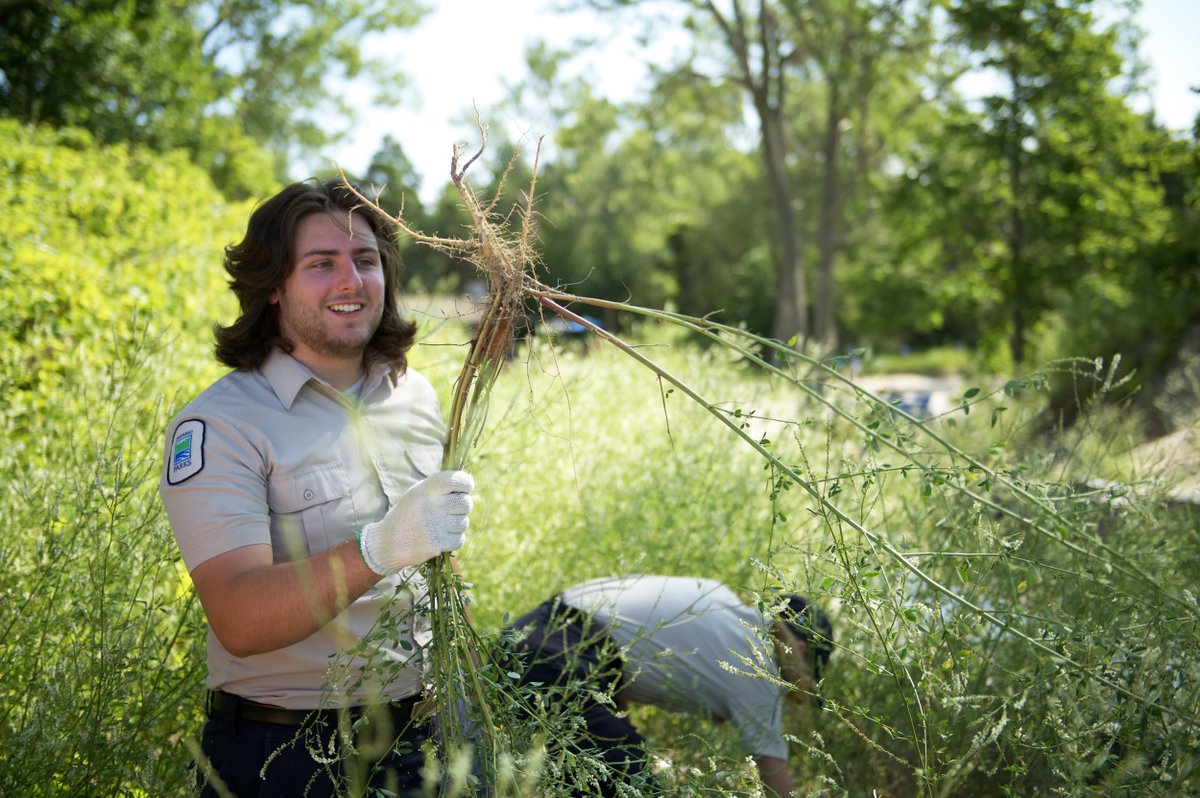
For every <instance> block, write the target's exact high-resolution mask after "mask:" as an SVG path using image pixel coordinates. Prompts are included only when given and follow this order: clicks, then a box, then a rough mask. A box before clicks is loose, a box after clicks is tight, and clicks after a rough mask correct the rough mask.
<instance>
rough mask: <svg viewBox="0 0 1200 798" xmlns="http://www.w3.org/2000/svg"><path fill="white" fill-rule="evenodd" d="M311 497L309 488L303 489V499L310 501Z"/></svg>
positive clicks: (311, 493)
mask: <svg viewBox="0 0 1200 798" xmlns="http://www.w3.org/2000/svg"><path fill="white" fill-rule="evenodd" d="M312 497H313V492H312V491H311V490H306V491H304V501H310V500H311V499H312Z"/></svg>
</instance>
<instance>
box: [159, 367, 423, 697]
mask: <svg viewBox="0 0 1200 798" xmlns="http://www.w3.org/2000/svg"><path fill="white" fill-rule="evenodd" d="M444 438H445V425H444V424H443V422H442V419H441V414H440V412H439V410H438V401H437V395H436V393H435V392H434V390H433V387H432V386H431V385H430V384H429V382H428V381H427V380H426V379H425V378H424V377H422V376H421V375H419V374H418V373H416V372H415V371H413V370H411V369H409V370H407V371H405V372H404V373H396V372H395V371H393V369H392V368H391V367H390V366H389V365H387V364H386V363H376V364H374V365H373V366H372V367H371V368H370V370H369V371H368V374H367V377H366V380H365V382H364V383H363V386H362V389H361V392H360V394H359V395H358V396H346V395H344V394H342V393H341V392H339V391H337V390H336V389H334V388H333V387H332V386H330V385H328V384H327V383H325V382H323V381H321V380H320V379H318V378H317V377H315V376H314V375H313V374H312V372H310V371H309V370H308V369H307V368H306V367H305V366H304V365H303V364H301V363H300V362H299V361H298V360H296V359H295V358H293V357H291V356H290V355H286V354H284V353H282V352H280V351H278V350H276V351H275V352H273V353H272V354H271V355H270V357H269V358H268V359H267V361H266V363H264V365H263V366H262V368H261V369H259V370H256V371H234V372H231V373H230V374H227V375H225V376H224V377H222V378H221V379H219V380H218V381H217V382H215V383H214V384H213V385H211V386H210V387H209V388H208V389H206V390H205V391H204V392H203V393H201V394H200V395H199V396H197V397H196V398H195V399H194V400H193V401H192V402H191V403H190V404H188V405H187V406H186V407H185V408H184V409H183V410H182V411H181V412H180V413H179V415H178V416H176V418H175V419H174V420H173V421H172V422H171V424H170V426H169V427H168V429H167V439H166V450H165V452H164V465H163V474H162V479H161V481H160V483H159V493H160V495H161V496H162V499H163V503H164V505H165V506H166V509H167V514H168V516H169V518H170V521H171V527H172V529H173V530H174V533H175V539H176V541H177V542H178V544H179V550H180V553H181V554H182V555H183V560H184V563H185V565H186V566H187V568H188V570H189V571H190V570H193V569H195V568H196V566H198V565H200V564H201V563H204V562H206V561H207V560H209V559H211V558H213V557H216V556H217V555H220V554H224V553H226V552H228V551H232V550H233V549H237V548H240V547H242V546H250V545H255V544H268V545H270V546H271V549H272V553H273V557H274V561H275V562H277V563H278V562H289V561H294V560H303V559H306V558H308V557H311V556H313V555H316V554H319V553H321V552H323V551H325V550H326V549H329V548H331V547H333V546H336V545H338V544H339V543H342V542H343V541H346V540H350V539H352V538H353V537H354V533H355V530H356V529H360V528H362V527H363V526H364V525H366V524H369V523H371V522H373V521H378V520H379V519H380V518H382V517H383V515H384V513H385V512H386V511H387V509H388V507H389V506H391V504H392V503H394V502H395V501H396V500H397V499H399V497H400V496H401V495H402V494H403V493H404V492H405V491H407V490H408V489H409V488H410V487H412V485H414V484H415V483H416V482H418V481H419V480H421V479H422V478H424V477H426V476H429V475H430V474H433V473H435V472H437V471H438V470H439V469H440V467H441V461H442V444H443V440H444ZM425 594H426V586H425V583H424V581H423V579H422V578H421V577H420V575H419V572H418V570H417V569H416V568H410V569H405V570H404V571H401V572H400V573H398V574H395V575H393V576H389V577H384V578H382V579H381V580H380V581H379V582H378V583H376V584H375V586H374V587H373V588H371V589H369V590H367V591H366V592H365V593H364V594H363V595H362V596H360V597H359V598H358V599H357V600H355V601H354V602H353V603H352V604H351V605H350V606H349V607H347V608H346V609H345V610H343V611H342V612H341V613H340V614H339V615H338V616H337V617H336V618H334V619H333V620H332V621H330V622H329V623H328V624H326V625H325V626H324V627H322V628H321V629H319V630H318V631H317V632H315V633H313V634H312V635H310V636H309V637H308V638H306V639H304V640H302V641H300V642H298V643H294V644H292V645H290V646H287V647H285V648H282V649H279V650H276V651H272V652H268V653H265V654H257V655H251V656H248V657H235V656H233V655H231V654H230V653H229V652H228V651H226V650H225V649H224V648H223V647H222V646H221V644H220V641H218V640H217V638H216V636H215V635H214V634H213V633H212V632H211V630H210V631H209V635H208V686H209V688H210V689H214V690H216V689H220V690H225V691H227V692H231V693H235V694H237V695H240V696H242V697H244V698H248V699H251V700H253V701H259V702H262V703H267V704H273V705H276V706H281V707H286V708H291V709H310V708H314V707H318V706H328V705H339V704H348V705H356V704H360V703H363V702H365V701H367V700H372V699H375V698H378V697H379V695H380V690H381V689H382V694H383V695H384V696H385V697H387V698H391V699H395V698H401V697H405V696H408V695H411V694H414V693H416V692H418V691H419V690H420V687H421V680H422V674H423V669H424V654H423V652H424V649H425V648H426V647H427V645H428V642H429V639H430V632H429V626H428V619H427V618H426V617H425V616H424V615H423V614H422V613H421V612H419V611H417V608H418V607H420V606H422V605H423V604H424V598H425ZM385 605H386V606H387V607H388V609H389V611H390V616H389V620H388V621H387V622H386V623H387V624H388V626H389V630H388V634H386V635H385V636H383V637H384V638H385V639H384V640H383V642H382V643H380V644H378V645H374V644H373V645H372V647H371V650H370V652H369V653H365V652H363V656H357V655H356V656H350V655H348V654H347V652H348V651H350V650H351V649H352V648H354V645H355V643H356V642H357V641H358V640H359V639H360V638H362V637H363V636H364V635H366V634H367V633H368V632H371V630H372V629H373V628H375V627H376V623H377V621H379V620H380V611H381V608H383V607H384V606H385ZM376 637H377V635H376V634H372V640H374V639H375V638H376ZM368 657H369V658H370V659H372V660H382V661H383V662H382V663H378V664H383V665H384V666H385V667H382V668H380V667H373V668H372V670H371V672H373V673H376V672H385V671H392V670H395V671H396V672H397V676H396V677H395V678H394V679H393V680H391V681H390V682H389V683H388V684H386V685H383V686H380V685H377V684H376V685H372V684H362V685H359V686H357V687H353V688H346V689H345V690H344V691H343V690H342V689H341V688H339V689H332V688H333V686H334V685H333V681H334V680H336V682H337V683H339V684H341V683H344V684H346V685H353V684H354V682H355V681H356V677H357V675H358V672H361V670H362V668H363V666H364V665H365V664H366V662H367V658H368ZM388 664H391V665H396V664H398V665H399V666H400V667H399V668H394V667H386V666H387V665H388ZM331 666H336V672H337V673H339V674H340V675H339V676H337V677H333V679H331V674H332V673H333V672H334V671H331Z"/></svg>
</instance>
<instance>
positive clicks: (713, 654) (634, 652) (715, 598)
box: [562, 575, 788, 760]
mask: <svg viewBox="0 0 1200 798" xmlns="http://www.w3.org/2000/svg"><path fill="white" fill-rule="evenodd" d="M562 600H563V602H564V603H565V604H567V605H568V606H571V607H575V608H576V609H580V610H584V611H586V612H588V613H590V614H591V615H592V617H593V618H595V619H596V620H597V621H598V622H599V623H602V624H604V625H605V627H606V628H607V630H608V633H609V636H610V637H612V639H613V641H614V642H615V643H616V644H617V645H618V646H620V648H621V651H622V655H623V657H624V660H625V664H624V668H623V675H624V678H625V680H626V682H625V687H624V688H623V690H624V693H625V694H626V695H627V696H628V697H629V699H630V700H631V701H634V702H637V703H646V704H654V705H657V706H661V707H664V708H666V709H670V710H674V711H681V712H693V713H701V714H707V715H709V716H710V717H713V718H716V719H719V720H729V721H731V722H732V723H733V724H734V725H735V726H736V727H737V730H738V734H739V735H740V737H741V740H742V744H743V746H744V747H745V749H746V750H747V752H748V753H750V754H753V755H756V756H771V757H776V758H778V759H785V760H786V759H787V755H788V750H787V741H786V740H784V737H783V694H784V691H783V688H781V687H779V686H778V685H777V684H774V683H773V682H771V681H768V680H767V679H763V678H759V677H757V676H752V675H749V674H750V672H751V671H752V670H753V669H755V668H761V669H762V670H763V671H765V672H766V673H768V674H770V675H771V676H773V677H778V673H779V671H778V667H777V665H776V663H775V657H774V652H773V649H772V647H771V645H770V643H769V642H768V641H769V638H768V636H767V628H768V622H767V621H764V619H763V617H762V615H761V614H760V613H759V612H758V611H757V610H755V609H754V608H753V607H749V606H747V605H746V604H744V603H743V602H742V601H741V599H739V598H738V597H737V595H736V594H735V593H734V592H733V591H732V590H730V589H729V588H728V587H726V586H725V585H723V584H721V583H720V582H716V581H713V580H711V579H698V578H693V577H668V576H649V575H636V576H626V577H617V578H606V579H594V580H592V581H590V582H584V583H583V584H580V585H575V586H574V587H571V588H568V589H567V590H564V591H563V593H562ZM722 663H725V664H726V665H727V666H729V667H730V668H732V669H733V670H729V669H727V668H726V667H724V666H723V665H722ZM747 663H751V664H747Z"/></svg>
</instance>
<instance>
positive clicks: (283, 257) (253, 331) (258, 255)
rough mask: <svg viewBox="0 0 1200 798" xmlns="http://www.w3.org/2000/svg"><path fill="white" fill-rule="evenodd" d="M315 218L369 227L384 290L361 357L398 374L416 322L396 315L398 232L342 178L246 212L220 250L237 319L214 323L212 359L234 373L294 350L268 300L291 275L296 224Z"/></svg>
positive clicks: (289, 191)
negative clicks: (344, 218)
mask: <svg viewBox="0 0 1200 798" xmlns="http://www.w3.org/2000/svg"><path fill="white" fill-rule="evenodd" d="M314 213H340V214H346V215H348V214H350V213H354V214H356V215H358V216H359V217H361V218H362V219H364V220H365V221H366V222H367V224H368V225H370V227H371V232H372V233H374V234H375V240H376V242H377V243H378V245H379V258H380V262H381V265H382V266H383V274H384V291H383V318H382V320H381V321H380V323H379V328H378V329H377V330H376V331H375V335H374V336H372V337H371V340H370V341H369V342H368V344H367V352H366V355H367V356H375V357H382V358H384V359H386V360H387V361H388V362H389V363H391V364H392V366H393V367H394V368H396V369H397V370H399V371H403V370H404V369H405V368H406V367H407V365H408V358H407V352H408V350H409V349H410V348H411V347H412V344H413V339H414V338H415V337H416V332H417V325H416V324H415V323H413V322H410V321H405V320H404V318H403V317H401V315H400V310H399V307H398V305H397V301H396V296H397V293H398V291H399V283H400V269H401V263H400V254H399V252H398V251H397V249H396V242H395V231H394V229H393V228H392V226H391V223H390V222H388V220H387V219H386V218H384V217H383V216H382V215H381V214H380V213H379V212H378V211H376V210H375V209H374V208H371V207H370V206H367V205H365V204H364V203H363V201H362V200H360V199H359V198H358V197H357V196H355V195H354V193H353V192H351V191H350V190H349V189H348V188H347V187H346V185H345V184H344V183H343V182H342V181H341V180H340V179H338V180H330V181H328V182H326V183H321V184H316V183H314V182H302V183H293V184H292V185H290V186H287V187H286V188H284V189H283V190H282V191H280V192H279V193H278V194H276V195H275V196H274V197H271V198H270V199H269V200H267V201H266V202H264V203H263V204H262V205H260V206H259V207H258V208H256V209H255V211H254V213H252V214H251V215H250V222H249V224H247V226H246V236H245V238H243V239H242V240H241V242H239V243H237V244H233V245H231V246H228V247H226V248H225V271H227V272H229V287H230V288H231V289H233V293H234V295H236V296H237V298H238V303H239V304H240V306H241V311H242V315H241V316H239V317H238V318H237V320H236V321H235V322H233V324H230V325H229V326H228V327H223V326H221V325H220V324H217V325H214V327H213V335H214V336H215V338H216V354H217V360H219V361H221V362H222V363H224V364H225V365H227V366H230V367H231V368H235V369H241V370H243V371H253V370H254V369H257V368H259V367H261V366H262V364H263V363H264V362H266V359H267V356H268V355H270V354H271V350H272V349H274V348H276V347H278V348H280V349H282V350H283V351H284V352H288V353H290V352H291V351H292V349H293V345H292V342H291V341H288V340H287V339H286V338H284V337H283V334H282V332H281V331H280V328H279V306H278V305H275V304H272V303H271V302H270V301H269V300H270V296H271V293H272V292H273V291H274V290H276V289H277V288H280V287H281V286H282V285H283V282H284V280H286V279H287V277H288V275H289V274H291V272H292V267H293V265H294V263H295V256H296V253H295V247H296V231H297V230H298V229H299V227H300V222H301V221H303V220H304V219H305V218H306V217H307V216H309V215H311V214H314Z"/></svg>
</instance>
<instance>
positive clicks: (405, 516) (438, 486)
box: [358, 471, 475, 575]
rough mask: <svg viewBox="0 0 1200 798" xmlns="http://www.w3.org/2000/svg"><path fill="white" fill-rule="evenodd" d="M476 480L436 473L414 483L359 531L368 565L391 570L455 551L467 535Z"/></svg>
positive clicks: (384, 572) (383, 571)
mask: <svg viewBox="0 0 1200 798" xmlns="http://www.w3.org/2000/svg"><path fill="white" fill-rule="evenodd" d="M473 490H475V479H474V478H473V477H472V476H471V475H470V474H468V473H467V472H466V471H439V472H438V473H436V474H434V475H433V476H431V477H427V478H426V479H423V480H421V481H420V482H418V483H417V484H416V485H413V486H412V487H411V488H409V489H408V491H407V492H406V493H405V494H404V495H403V496H401V497H400V500H399V501H397V502H396V505H395V506H394V507H392V508H391V509H390V510H388V512H387V515H385V516H384V517H383V518H382V519H381V520H379V521H376V522H375V523H373V524H367V525H366V526H365V527H363V529H362V531H361V532H359V533H358V548H359V551H361V552H362V557H363V561H364V562H366V564H367V567H368V568H370V569H371V570H372V571H374V572H375V573H377V574H381V575H387V574H394V573H396V572H397V571H399V570H400V569H401V568H407V567H408V566H410V565H420V564H421V563H423V562H425V561H426V560H428V559H431V558H433V557H436V556H437V555H439V554H441V553H443V552H447V551H454V550H455V549H457V548H458V547H459V546H461V545H462V544H463V542H464V541H465V540H466V537H467V525H468V523H469V522H470V519H469V518H468V515H469V514H470V512H471V507H472V506H473V505H474V500H473V499H472V498H471V491H473Z"/></svg>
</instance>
